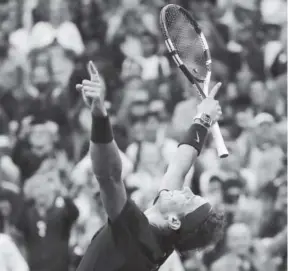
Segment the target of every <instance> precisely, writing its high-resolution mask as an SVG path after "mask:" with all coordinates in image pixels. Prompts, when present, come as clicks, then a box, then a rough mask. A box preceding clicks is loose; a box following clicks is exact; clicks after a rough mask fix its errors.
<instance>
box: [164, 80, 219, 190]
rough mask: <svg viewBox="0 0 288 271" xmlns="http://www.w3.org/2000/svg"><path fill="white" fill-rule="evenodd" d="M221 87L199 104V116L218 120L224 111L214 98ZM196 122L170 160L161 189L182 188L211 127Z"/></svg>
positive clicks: (215, 88)
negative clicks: (202, 115) (203, 115)
mask: <svg viewBox="0 0 288 271" xmlns="http://www.w3.org/2000/svg"><path fill="white" fill-rule="evenodd" d="M220 87H221V83H218V84H217V85H216V86H215V87H214V88H213V89H212V90H211V92H210V95H209V97H207V98H206V99H204V100H203V101H202V102H201V103H200V104H199V105H198V106H197V116H198V115H201V114H206V115H208V116H209V117H210V118H211V121H212V123H215V122H216V121H218V119H219V118H220V116H221V114H222V111H221V107H220V105H219V102H218V101H217V100H214V97H215V96H216V94H217V92H218V90H219V88H220ZM196 121H198V120H196ZM196 121H195V122H196ZM195 124H196V123H194V124H192V126H191V127H190V129H189V130H188V131H187V132H186V134H185V136H184V139H183V140H182V142H181V143H180V145H179V146H178V149H177V151H176V153H175V155H174V156H173V159H172V160H171V161H170V163H169V166H168V169H167V171H166V173H165V175H164V177H163V179H162V181H161V185H160V189H159V190H163V189H168V190H180V189H182V188H183V185H184V181H185V177H186V175H187V173H188V172H189V170H190V168H191V167H192V166H193V165H194V163H195V161H196V159H197V157H198V155H199V153H200V151H201V149H202V147H203V144H204V142H205V138H206V136H207V134H208V132H209V128H207V127H204V126H202V125H200V124H197V125H195ZM199 125H200V126H199Z"/></svg>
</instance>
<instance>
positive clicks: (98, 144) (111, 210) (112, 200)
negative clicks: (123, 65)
mask: <svg viewBox="0 0 288 271" xmlns="http://www.w3.org/2000/svg"><path fill="white" fill-rule="evenodd" d="M88 69H89V73H90V80H83V82H82V85H77V86H76V88H77V89H78V90H80V91H81V92H82V96H83V99H84V101H85V103H86V105H87V106H89V108H90V109H91V113H92V131H91V140H90V155H91V160H92V168H93V172H94V174H95V176H96V178H97V180H98V182H99V186H100V195H101V198H102V201H103V205H104V208H105V210H106V212H107V215H108V217H109V218H110V219H111V220H113V219H115V218H116V217H117V216H118V215H119V214H120V212H121V211H122V209H123V207H124V205H125V203H126V201H127V195H126V190H125V186H124V183H123V182H122V180H121V173H122V164H121V158H120V154H119V150H118V147H117V145H116V143H115V141H114V138H113V132H112V128H111V125H110V121H109V117H108V115H107V111H106V109H105V106H104V97H103V87H102V85H101V81H100V80H99V75H98V72H97V69H96V67H95V66H94V64H93V63H92V62H89V65H88Z"/></svg>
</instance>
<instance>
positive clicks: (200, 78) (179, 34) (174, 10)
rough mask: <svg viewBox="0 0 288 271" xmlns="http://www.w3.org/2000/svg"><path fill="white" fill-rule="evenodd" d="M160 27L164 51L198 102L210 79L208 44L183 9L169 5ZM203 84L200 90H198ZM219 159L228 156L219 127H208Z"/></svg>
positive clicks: (210, 61)
mask: <svg viewBox="0 0 288 271" xmlns="http://www.w3.org/2000/svg"><path fill="white" fill-rule="evenodd" d="M160 26H161V30H162V33H163V35H164V38H165V44H166V47H167V49H168V51H169V53H170V55H171V56H172V58H173V60H174V62H175V63H176V65H177V66H178V68H179V69H180V70H181V71H182V72H183V73H184V75H185V76H186V77H187V79H188V80H189V81H190V82H191V83H192V84H193V85H194V86H196V90H197V93H198V95H199V96H200V97H201V99H204V98H206V96H208V91H209V90H208V87H209V83H210V77H211V63H212V60H211V56H210V51H209V47H208V44H207V41H206V39H205V36H204V34H203V33H202V31H201V29H200V27H199V25H198V24H197V22H196V21H195V20H194V19H193V17H192V16H191V14H189V12H188V11H187V10H185V9H184V8H182V7H180V6H178V5H174V4H169V5H166V6H165V7H164V8H163V9H162V10H161V14H160ZM200 83H203V89H202V88H201V87H200ZM211 131H212V134H213V137H214V140H215V143H216V148H217V152H218V156H219V157H221V158H224V157H227V156H228V155H229V153H228V150H227V148H226V146H225V143H224V140H223V137H222V134H221V132H220V128H219V125H218V123H215V124H214V125H213V126H212V127H211Z"/></svg>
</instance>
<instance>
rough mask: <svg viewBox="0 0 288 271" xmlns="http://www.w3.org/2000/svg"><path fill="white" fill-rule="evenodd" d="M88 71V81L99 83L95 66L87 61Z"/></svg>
mask: <svg viewBox="0 0 288 271" xmlns="http://www.w3.org/2000/svg"><path fill="white" fill-rule="evenodd" d="M88 71H89V74H90V79H91V81H92V82H98V81H99V74H98V71H97V68H96V66H95V64H94V63H93V62H92V61H89V63H88Z"/></svg>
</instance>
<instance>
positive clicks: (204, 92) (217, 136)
mask: <svg viewBox="0 0 288 271" xmlns="http://www.w3.org/2000/svg"><path fill="white" fill-rule="evenodd" d="M170 7H173V8H178V9H179V11H180V12H182V13H184V14H185V16H186V17H187V18H188V19H189V21H190V23H191V24H192V25H193V27H194V29H195V31H196V33H197V34H198V35H199V37H200V40H201V42H202V45H203V48H204V52H203V53H204V57H205V59H206V61H205V65H206V69H207V74H206V77H205V79H204V80H203V79H201V78H197V77H196V76H193V75H192V74H191V72H190V71H189V70H188V68H187V67H186V65H185V64H184V62H183V61H182V59H181V58H180V56H179V54H178V52H177V49H176V48H175V46H174V44H173V42H172V41H171V38H170V35H169V32H168V29H167V27H166V24H165V21H166V20H165V14H166V10H167V9H168V8H170ZM160 25H161V29H162V33H163V35H164V37H165V45H166V47H167V49H168V52H169V54H170V55H171V57H172V59H173V61H174V62H175V64H176V65H177V66H178V68H179V69H180V70H181V71H182V72H183V73H184V75H185V76H186V77H187V79H188V80H189V81H190V82H191V84H192V85H194V86H195V87H196V91H197V93H198V95H199V96H200V98H201V100H203V99H205V98H206V97H207V96H208V95H209V83H210V78H211V64H212V59H211V54H210V50H209V46H208V43H207V40H206V38H205V36H204V34H203V32H202V30H201V28H200V27H199V25H198V23H197V22H196V21H195V20H194V18H193V17H192V16H191V14H190V13H189V12H188V11H187V10H185V9H184V8H182V7H181V6H178V5H175V4H169V5H166V6H165V7H164V8H162V10H161V13H160ZM200 83H203V89H202V88H201V86H200ZM211 132H212V135H213V138H214V140H215V145H216V148H217V153H218V156H219V157H220V158H225V157H227V156H228V155H229V152H228V150H227V148H226V145H225V142H224V139H223V137H222V134H221V131H220V127H219V124H218V122H216V123H215V124H214V125H213V126H212V127H211Z"/></svg>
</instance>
